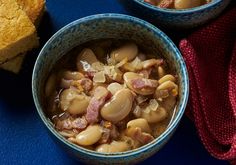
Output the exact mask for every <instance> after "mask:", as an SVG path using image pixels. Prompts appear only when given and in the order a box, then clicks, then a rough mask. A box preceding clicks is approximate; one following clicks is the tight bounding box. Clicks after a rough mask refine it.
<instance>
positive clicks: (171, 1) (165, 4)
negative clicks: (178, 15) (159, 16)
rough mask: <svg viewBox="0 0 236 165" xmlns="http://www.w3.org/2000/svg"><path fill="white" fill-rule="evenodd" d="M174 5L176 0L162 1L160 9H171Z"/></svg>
mask: <svg viewBox="0 0 236 165" xmlns="http://www.w3.org/2000/svg"><path fill="white" fill-rule="evenodd" d="M173 4H174V0H162V1H161V2H160V4H159V5H158V7H160V8H171V7H172V6H173Z"/></svg>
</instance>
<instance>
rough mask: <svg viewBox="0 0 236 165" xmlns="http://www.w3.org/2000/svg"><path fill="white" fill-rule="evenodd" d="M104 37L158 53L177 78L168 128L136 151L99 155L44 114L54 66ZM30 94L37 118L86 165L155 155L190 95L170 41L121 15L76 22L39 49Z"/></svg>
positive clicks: (181, 62) (183, 69)
mask: <svg viewBox="0 0 236 165" xmlns="http://www.w3.org/2000/svg"><path fill="white" fill-rule="evenodd" d="M103 38H117V39H132V40H134V41H135V42H137V43H138V44H141V45H143V46H144V47H146V48H147V49H150V50H153V51H155V52H157V54H158V55H161V56H163V57H164V58H166V60H167V61H168V63H169V65H171V66H172V67H173V68H174V69H175V70H176V73H177V74H178V76H179V84H180V96H179V100H178V105H177V108H176V112H175V114H174V117H173V119H172V121H171V123H170V124H169V126H168V129H167V130H166V131H165V132H164V133H163V134H162V135H161V136H160V137H158V138H156V139H155V140H154V141H152V142H151V143H149V144H147V145H145V146H143V147H140V148H138V149H135V150H132V151H127V152H122V153H117V154H102V153H97V152H95V151H91V150H87V149H85V148H82V147H79V146H77V145H75V144H72V143H70V142H69V141H67V140H66V139H65V138H63V137H62V136H61V135H60V134H59V133H58V132H57V131H56V130H55V129H54V128H53V124H52V123H51V121H50V120H49V119H48V118H47V116H46V115H45V112H44V106H43V101H44V95H43V91H44V84H45V81H46V78H47V76H48V75H49V72H50V71H51V69H52V68H53V66H54V64H55V63H56V62H57V61H58V60H59V59H60V58H61V57H62V56H63V55H64V54H65V53H66V52H68V51H69V50H71V49H72V48H73V47H75V46H77V45H80V44H83V43H85V42H87V41H91V40H94V39H103ZM32 92H33V97H34V102H35V105H36V108H37V111H38V114H39V116H40V118H41V119H42V121H43V123H44V124H45V126H46V127H47V129H48V131H49V134H50V135H51V136H52V137H53V139H54V140H55V142H56V143H58V144H59V145H60V146H61V147H62V148H64V149H65V150H66V151H67V152H68V153H70V154H71V155H72V156H74V157H75V158H77V159H78V160H80V161H83V162H86V163H88V164H127V163H137V162H140V161H142V160H144V159H146V158H148V157H150V156H151V155H153V154H155V153H156V152H157V151H158V150H159V149H160V148H161V147H162V146H163V145H164V144H165V143H166V142H167V141H168V140H169V138H170V137H171V136H172V134H173V133H174V131H175V129H176V128H177V125H178V123H179V121H180V119H181V117H182V116H183V114H184V110H185V107H186V103H187V100H188V93H189V82H188V74H187V70H186V66H185V63H184V60H183V58H182V56H181V54H180V52H179V50H178V49H177V47H176V46H175V45H174V44H173V42H172V41H171V40H170V39H169V38H168V37H167V36H166V35H165V34H164V33H163V32H161V31H160V30H159V29H157V28H156V27H154V26H153V25H151V24H149V23H147V22H145V21H143V20H140V19H138V18H135V17H131V16H127V15H121V14H99V15H93V16H89V17H85V18H82V19H79V20H76V21H74V22H72V23H70V24H68V25H67V26H65V27H63V28H62V29H61V30H59V31H58V32H57V33H56V34H54V35H53V36H52V37H51V38H50V39H49V41H48V42H47V43H46V44H45V46H44V47H43V48H42V50H41V52H40V54H39V56H38V58H37V61H36V63H35V67H34V71H33V77H32Z"/></svg>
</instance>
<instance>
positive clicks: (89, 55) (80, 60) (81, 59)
mask: <svg viewBox="0 0 236 165" xmlns="http://www.w3.org/2000/svg"><path fill="white" fill-rule="evenodd" d="M95 62H98V59H97V57H96V56H95V54H94V52H93V51H92V50H91V49H88V48H85V49H83V50H82V51H81V52H80V54H79V55H78V57H77V59H76V66H77V69H78V70H79V71H82V70H85V71H88V70H90V69H91V67H92V66H91V65H92V64H93V63H95Z"/></svg>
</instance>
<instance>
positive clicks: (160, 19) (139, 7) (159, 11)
mask: <svg viewBox="0 0 236 165" xmlns="http://www.w3.org/2000/svg"><path fill="white" fill-rule="evenodd" d="M120 1H121V2H122V3H123V4H124V5H125V6H127V8H128V9H130V10H131V11H132V12H133V13H134V14H135V15H138V16H139V17H141V18H143V19H145V20H148V21H150V22H152V23H154V24H156V25H158V26H162V27H164V28H168V29H187V28H193V27H196V26H199V25H202V24H204V23H207V22H208V21H209V20H211V19H213V18H215V17H217V16H218V15H219V14H220V13H221V12H222V11H223V10H224V9H225V8H226V6H227V5H228V4H229V3H230V1H231V0H213V1H212V2H211V3H209V4H206V5H202V6H199V7H195V8H190V9H183V10H175V9H163V8H158V7H155V6H153V5H150V4H148V3H146V2H144V0H120Z"/></svg>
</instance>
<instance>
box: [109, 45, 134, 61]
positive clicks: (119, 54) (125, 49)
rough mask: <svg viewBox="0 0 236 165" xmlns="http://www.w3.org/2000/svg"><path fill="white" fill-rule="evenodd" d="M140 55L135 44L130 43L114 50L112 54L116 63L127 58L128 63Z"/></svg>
mask: <svg viewBox="0 0 236 165" xmlns="http://www.w3.org/2000/svg"><path fill="white" fill-rule="evenodd" d="M137 54H138V47H137V45H136V44H134V43H129V44H126V45H124V46H122V47H121V48H118V49H116V50H113V51H112V52H111V58H112V59H114V60H115V61H116V62H120V61H122V60H123V59H125V58H127V60H128V61H131V60H133V59H134V58H135V57H136V56H137Z"/></svg>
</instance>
